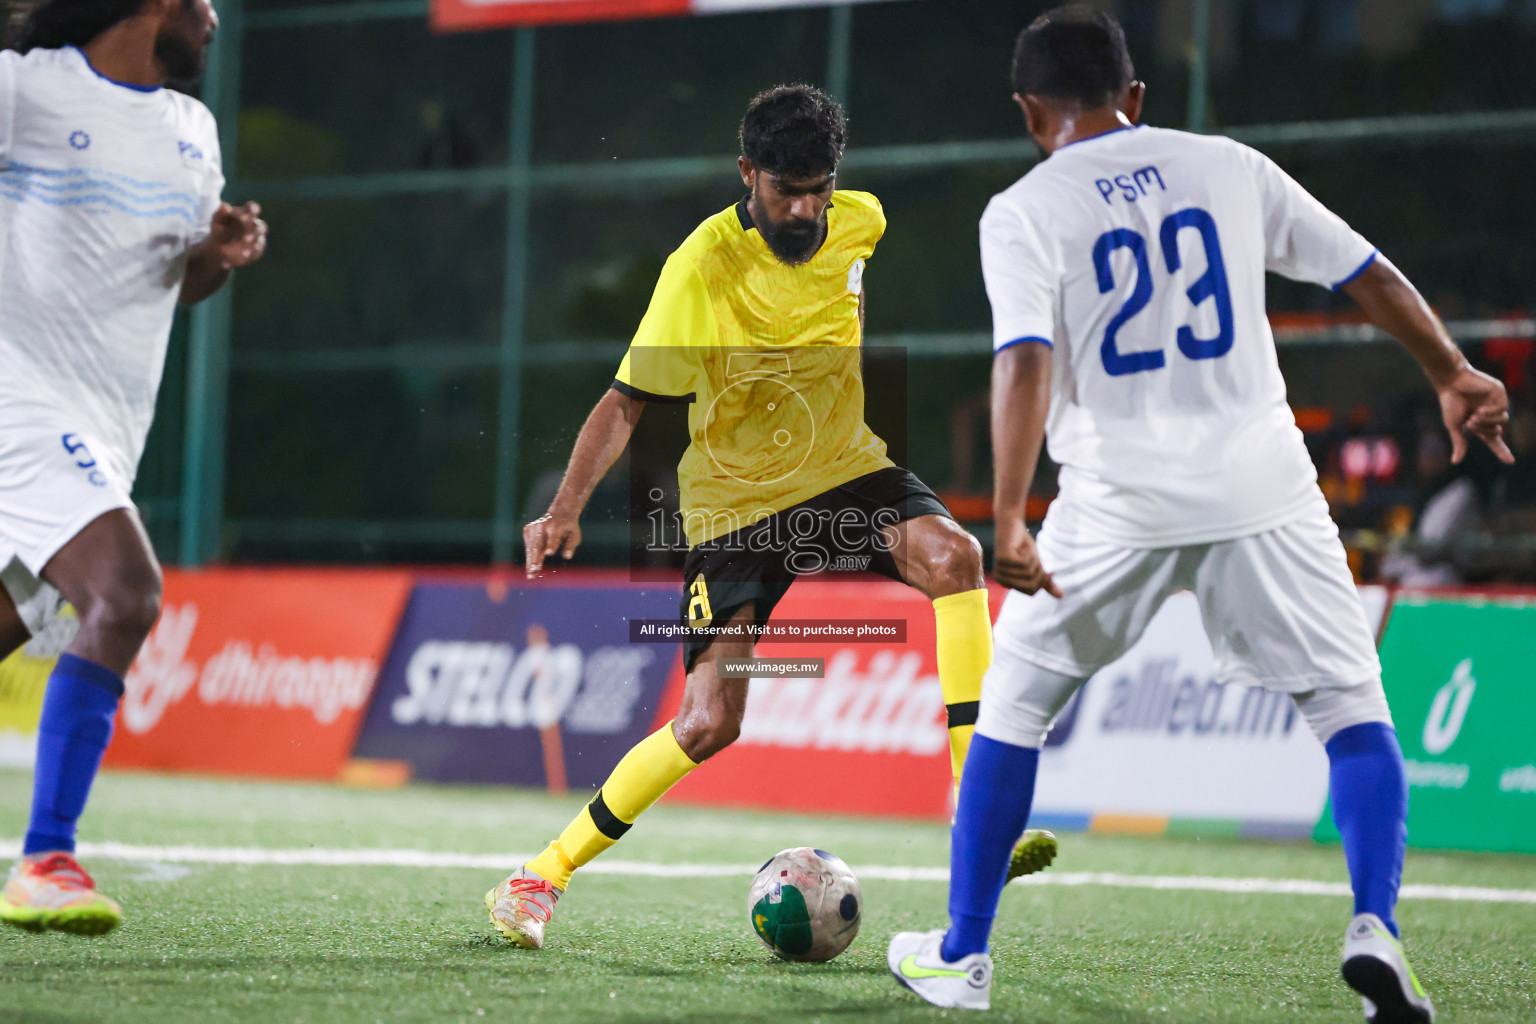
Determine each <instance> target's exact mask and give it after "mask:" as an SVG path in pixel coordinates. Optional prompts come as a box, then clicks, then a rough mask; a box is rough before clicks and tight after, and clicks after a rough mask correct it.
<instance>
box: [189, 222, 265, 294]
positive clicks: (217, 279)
mask: <svg viewBox="0 0 1536 1024" xmlns="http://www.w3.org/2000/svg"><path fill="white" fill-rule="evenodd" d="M266 251H267V222H266V221H264V220H262V219H261V206H260V205H258V204H256V203H246V204H245V205H244V206H230V205H229V204H228V203H220V204H219V208H218V209H217V210H216V211H214V214H213V222H212V224H210V225H209V234H208V237H207V238H205V239H203V240H202V241H201V242H199V243H197V245H195V246H193V247H192V249H191V250H190V251H189V252H188V253H187V273H186V276H184V277H183V278H182V280H181V302H182V304H183V305H187V306H192V305H196V304H197V303H199V302H202V301H203V300H204V299H206V298H207V297H208V296H210V295H212V294H213V293H214V292H216V291H218V290H219V289H220V288H222V287H224V282H225V281H228V280H229V275H230V274H231V273H232V272H233V271H234V270H236V269H237V268H239V267H244V266H249V265H250V264H252V263H255V262H256V261H257V260H259V259H261V257H262V256H263V255H264V254H265V253H266Z"/></svg>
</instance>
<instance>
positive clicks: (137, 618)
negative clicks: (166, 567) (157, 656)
mask: <svg viewBox="0 0 1536 1024" xmlns="http://www.w3.org/2000/svg"><path fill="white" fill-rule="evenodd" d="M161 594H162V582H161V577H160V573H159V571H158V570H152V571H146V572H143V573H135V574H133V576H132V578H129V579H123V580H119V581H117V582H115V583H113V584H112V585H110V586H108V587H106V588H104V589H102V590H101V591H100V592H98V593H96V594H95V595H93V596H92V597H91V598H90V599H89V600H88V602H87V604H86V606H85V607H83V608H78V609H76V611H77V612H78V613H79V615H80V625H81V628H82V629H89V630H93V631H95V632H97V633H99V634H103V635H105V636H110V637H113V638H121V639H123V640H127V641H132V642H135V643H139V642H142V641H143V640H144V638H145V637H147V636H149V632H150V630H152V629H154V628H155V623H156V622H158V621H159V619H160V605H161Z"/></svg>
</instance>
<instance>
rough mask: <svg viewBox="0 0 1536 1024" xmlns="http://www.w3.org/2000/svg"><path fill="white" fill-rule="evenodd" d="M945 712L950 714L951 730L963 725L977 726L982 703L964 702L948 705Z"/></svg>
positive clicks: (975, 701) (977, 701)
mask: <svg viewBox="0 0 1536 1024" xmlns="http://www.w3.org/2000/svg"><path fill="white" fill-rule="evenodd" d="M944 710H945V711H947V712H949V727H950V728H951V729H954V728H956V727H957V726H961V725H975V724H976V716H977V714H978V713H979V712H980V711H981V701H979V700H963V701H960V702H958V703H956V704H946V705H944Z"/></svg>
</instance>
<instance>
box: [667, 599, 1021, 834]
mask: <svg viewBox="0 0 1536 1024" xmlns="http://www.w3.org/2000/svg"><path fill="white" fill-rule="evenodd" d="M994 596H996V595H994ZM780 619H784V620H806V621H814V620H822V621H825V620H828V619H839V620H870V621H872V620H890V619H900V620H904V621H905V622H906V642H905V643H894V642H877V643H869V642H858V641H827V640H814V641H799V642H773V643H763V644H760V645H759V646H758V648H757V653H758V655H759V656H761V657H772V658H807V659H816V658H821V659H825V662H826V665H825V671H826V678H824V679H803V678H801V679H797V678H767V679H764V678H753V679H752V682H751V686H750V689H749V691H748V697H747V710H746V716H745V719H744V721H743V723H742V728H741V737H740V738H739V739H738V740H737V741H736V743H735V744H734V745H732V746H730V747H728V748H727V749H726V750H725V751H724V752H722V753H720V754H717V755H716V756H715V757H713V758H711V759H710V760H709V761H708V762H707V763H706V764H704V765H703V766H702V767H700V768H699V770H698V771H695V772H693V773H691V774H690V775H689V776H688V777H687V778H685V779H683V781H682V782H680V783H678V784H677V785H676V786H674V787H673V788H672V790H671V791H670V792H669V793H668V794H667V799H668V800H677V801H681V802H685V803H705V804H720V805H727V806H736V807H765V808H775V809H782V810H795V811H821V812H848V813H854V814H870V815H882V814H883V815H896V816H901V817H926V818H947V817H948V816H949V804H950V789H951V787H952V785H953V783H952V781H951V779H950V770H949V732H948V728H947V726H946V723H945V718H944V696H943V692H942V691H941V690H940V688H939V676H938V663H937V660H936V656H935V653H934V624H933V605H932V604H931V603H930V602H929V601H928V599H927V598H925V597H923V595H922V594H919V593H918V592H917V591H915V590H913V589H911V588H910V587H907V586H904V585H902V584H900V583H892V582H886V581H879V582H875V581H863V580H848V581H820V580H806V581H801V582H799V583H796V584H795V585H794V587H792V588H791V589H790V591H789V594H788V596H786V597H785V598H784V600H783V601H781V602H779V606H778V608H777V609H776V610H775V612H774V621H778V620H780ZM677 685H678V687H679V688H680V686H681V680H679V681H678V684H677ZM679 696H680V693H673V694H669V695H668V698H667V699H666V700H665V701H664V702H663V705H662V706H663V709H664V712H663V713H664V715H670V712H671V711H672V710H673V709H675V708H676V707H677V699H678V697H679Z"/></svg>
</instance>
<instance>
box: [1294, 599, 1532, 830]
mask: <svg viewBox="0 0 1536 1024" xmlns="http://www.w3.org/2000/svg"><path fill="white" fill-rule="evenodd" d="M1381 662H1382V672H1383V674H1384V676H1385V678H1386V680H1387V696H1388V699H1389V700H1390V701H1391V704H1392V717H1393V719H1394V721H1395V722H1396V723H1397V736H1398V740H1399V742H1400V743H1401V744H1402V746H1403V758H1404V760H1405V762H1406V765H1407V770H1408V794H1409V795H1408V842H1409V843H1410V845H1413V846H1419V847H1430V848H1439V849H1460V850H1483V851H1490V852H1508V851H1518V852H1524V853H1536V686H1533V685H1532V680H1533V672H1536V668H1533V666H1536V601H1532V600H1530V599H1514V598H1510V599H1504V598H1480V597H1466V596H1458V597H1450V596H1432V595H1414V594H1411V593H1407V594H1400V595H1399V596H1398V598H1397V602H1396V605H1395V606H1394V608H1393V610H1392V619H1391V622H1390V623H1389V624H1388V626H1387V632H1386V637H1385V639H1384V640H1383V642H1382V648H1381ZM1317 836H1318V838H1319V839H1325V840H1327V839H1333V840H1336V839H1337V838H1338V832H1337V831H1336V830H1335V829H1334V827H1333V821H1332V818H1331V816H1330V815H1324V816H1323V817H1322V819H1321V820H1320V821H1319V823H1318V827H1317Z"/></svg>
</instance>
